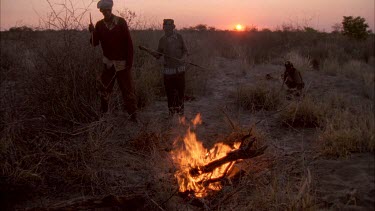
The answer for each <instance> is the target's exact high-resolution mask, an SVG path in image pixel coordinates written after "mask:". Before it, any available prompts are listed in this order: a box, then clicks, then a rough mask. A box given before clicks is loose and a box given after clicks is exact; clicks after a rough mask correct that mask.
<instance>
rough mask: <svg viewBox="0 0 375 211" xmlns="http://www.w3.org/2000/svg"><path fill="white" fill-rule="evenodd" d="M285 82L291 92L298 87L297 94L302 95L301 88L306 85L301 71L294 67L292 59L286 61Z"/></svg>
mask: <svg viewBox="0 0 375 211" xmlns="http://www.w3.org/2000/svg"><path fill="white" fill-rule="evenodd" d="M283 80H284V83H285V84H286V85H287V87H288V89H289V90H288V91H289V92H293V90H292V89H297V93H296V95H297V96H298V95H300V92H301V90H302V89H303V88H304V87H305V83H304V82H303V79H302V76H301V73H300V72H299V71H298V70H297V69H296V68H294V67H293V64H292V63H291V62H290V61H286V62H285V72H284V76H283Z"/></svg>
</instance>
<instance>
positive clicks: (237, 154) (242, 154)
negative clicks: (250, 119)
mask: <svg viewBox="0 0 375 211" xmlns="http://www.w3.org/2000/svg"><path fill="white" fill-rule="evenodd" d="M246 137H250V135H247V136H245V138H246ZM254 142H255V139H253V140H252V141H250V142H249V144H248V145H247V146H246V147H244V148H240V149H237V150H234V151H232V152H229V153H228V154H227V155H226V156H225V157H222V158H220V159H218V160H215V161H212V162H210V163H208V164H207V165H205V166H198V167H195V168H192V169H191V170H190V171H189V173H190V175H191V176H194V177H195V176H198V175H201V174H205V173H209V172H212V171H213V170H214V169H216V168H218V167H220V166H222V165H223V164H226V163H230V162H234V161H237V160H240V159H250V158H253V157H257V156H259V155H262V154H263V153H264V151H265V150H266V149H267V146H263V147H261V148H259V149H255V150H253V149H251V147H252V146H253V144H254Z"/></svg>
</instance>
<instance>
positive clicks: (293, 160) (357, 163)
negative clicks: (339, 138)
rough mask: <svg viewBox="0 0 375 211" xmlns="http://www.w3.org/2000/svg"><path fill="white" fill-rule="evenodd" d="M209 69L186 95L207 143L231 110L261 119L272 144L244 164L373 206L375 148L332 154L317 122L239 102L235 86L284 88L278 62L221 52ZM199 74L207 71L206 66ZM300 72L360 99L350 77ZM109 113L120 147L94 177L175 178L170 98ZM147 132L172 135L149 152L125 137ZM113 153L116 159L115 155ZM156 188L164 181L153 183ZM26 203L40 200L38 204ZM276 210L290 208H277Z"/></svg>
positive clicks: (337, 205)
mask: <svg viewBox="0 0 375 211" xmlns="http://www.w3.org/2000/svg"><path fill="white" fill-rule="evenodd" d="M210 69H211V71H212V73H210V74H209V77H208V80H207V81H206V83H207V93H206V94H205V95H203V96H194V97H196V98H195V99H194V100H192V101H188V102H185V116H186V118H187V119H188V120H190V119H193V118H194V117H195V116H196V114H197V113H200V114H201V115H202V121H203V122H202V124H201V125H200V126H199V127H198V128H197V129H196V133H197V136H198V139H199V140H200V141H202V142H203V144H204V146H205V147H206V148H210V147H211V146H212V145H213V144H214V143H215V142H218V141H220V140H222V139H223V138H225V137H226V136H227V135H228V134H229V133H230V132H231V131H232V130H233V129H232V127H231V125H230V124H229V122H228V118H227V116H228V117H229V118H230V119H231V120H232V121H233V122H234V123H235V124H237V125H238V126H240V127H241V128H250V127H251V126H252V125H253V124H254V123H256V122H258V121H259V120H262V121H261V122H260V123H259V124H257V125H256V128H257V129H259V130H261V131H262V132H263V133H264V134H267V135H266V141H265V144H267V145H268V149H267V150H266V152H265V154H264V155H262V156H261V157H259V158H257V159H255V160H254V161H248V162H245V164H244V165H242V166H240V168H244V170H246V171H248V172H252V171H257V173H259V174H262V173H264V174H280V175H284V176H285V177H287V178H290V179H288V181H290V182H291V183H295V184H297V186H298V184H301V187H299V188H298V189H297V190H294V191H295V192H296V193H298V192H299V191H300V192H301V191H304V187H303V184H304V181H307V183H308V184H309V185H308V186H309V192H310V193H309V194H311V195H312V197H313V198H314V199H313V201H314V206H313V209H321V210H325V209H327V210H332V209H335V210H373V209H374V208H375V199H374V197H373V196H374V194H375V185H374V182H375V180H374V179H375V176H374V155H373V154H370V153H359V154H353V155H351V156H350V157H348V158H345V159H344V158H341V159H330V158H327V157H325V156H322V155H321V154H320V150H319V143H318V142H317V137H318V130H317V129H314V128H290V127H282V126H281V123H280V122H279V121H278V120H277V115H278V114H274V115H273V112H274V111H259V112H256V113H251V112H250V111H246V110H242V109H241V108H238V107H237V106H236V104H235V101H236V90H237V89H238V88H239V87H240V86H243V85H249V84H255V83H259V82H262V83H265V84H266V85H267V86H269V87H275V88H276V89H280V87H281V80H280V79H279V75H280V74H281V73H282V72H283V67H282V66H279V65H272V64H269V65H257V66H244V65H243V64H242V63H241V62H240V61H238V60H228V59H224V58H217V59H216V60H215V63H214V65H213V66H212V67H210ZM202 71H203V70H202ZM267 73H270V74H271V75H272V76H273V77H274V79H272V80H266V78H265V75H266V74H267ZM196 74H204V72H202V73H200V72H197V73H196ZM302 74H303V77H304V80H305V83H306V84H307V85H308V87H309V88H308V94H311V95H313V96H319V95H321V94H324V93H327V92H329V91H332V90H336V91H337V92H338V93H341V94H345V95H346V96H347V97H350V98H352V97H353V98H361V93H360V92H359V91H358V89H356V88H355V87H356V85H357V84H356V83H355V82H353V81H350V80H349V79H346V78H343V77H335V76H323V75H322V74H321V73H319V72H303V73H302ZM224 113H225V114H224ZM226 115H227V116H226ZM107 118H108V119H111V121H113V122H114V123H115V125H117V126H116V128H115V130H116V132H115V133H114V136H113V137H112V140H110V141H108V143H106V145H111V147H110V148H111V149H116V150H113V151H111V152H109V154H110V155H108V157H111V158H112V159H109V160H108V165H107V166H106V167H105V168H103V169H101V171H100V172H101V175H96V176H97V177H104V178H106V181H107V183H106V184H105V185H106V186H107V187H113V189H112V190H111V191H112V192H113V193H116V187H122V189H126V188H127V189H128V190H129V192H132V193H133V192H137V190H138V189H140V190H143V189H144V187H146V186H147V187H148V186H149V185H150V181H155V180H156V179H158V181H163V180H164V181H165V180H169V181H173V179H170V178H173V171H172V169H173V168H171V166H173V165H172V164H171V163H172V161H171V159H170V158H169V159H168V158H166V156H168V152H169V151H170V150H171V147H172V143H173V140H174V139H175V138H177V137H179V136H182V135H184V133H185V131H186V127H180V126H179V121H178V117H174V118H169V117H168V110H167V102H166V99H161V100H159V101H156V102H154V103H153V104H152V105H150V106H148V107H146V108H145V109H143V110H142V111H140V115H139V118H140V123H139V124H134V123H131V122H129V121H126V120H124V119H126V114H120V115H119V114H118V113H113V114H111V115H110V116H109V117H107ZM143 131H147V133H148V134H150V133H151V132H152V131H155V133H156V134H160V133H161V132H164V133H165V132H166V131H168V134H167V136H166V138H164V137H157V138H158V139H162V140H164V141H165V143H163V144H161V145H160V143H155V144H156V145H157V144H158V145H157V146H156V147H154V150H156V151H152V150H151V151H148V152H147V153H145V152H144V150H143V151H142V150H140V151H136V150H129V147H128V146H129V143H126V142H124V140H132V139H134V138H135V137H136V136H138V135H139V134H142V132H143ZM149 139H150V143H147V144H149V145H152V144H154V143H151V142H152V140H153V137H149ZM141 145H142V144H141ZM141 145H140V146H141ZM141 147H142V146H141ZM161 151H162V153H161ZM113 158H115V160H116V163H113V162H112V161H113ZM102 162H104V163H105V162H107V161H106V160H103V161H102ZM153 168H155V169H153ZM156 168H157V169H156ZM152 172H159V173H158V174H159V175H153V174H152ZM270 172H273V173H270ZM304 175H307V177H305V176H304ZM166 178H167V179H166ZM306 178H308V179H306ZM310 180H311V181H310ZM152 185H153V186H157V185H160V187H162V184H155V182H153V184H152ZM280 186H281V187H283V186H285V187H286V186H287V184H286V183H285V184H283V183H281V184H280ZM160 187H159V190H160V189H161V188H160ZM154 189H158V188H155V187H154ZM122 192H123V190H122ZM171 192H173V190H165V193H160V195H159V196H158V198H164V199H167V198H168V197H169V196H170V193H171ZM142 194H143V193H142ZM75 197H81V195H80V194H77V195H74V196H73V195H69V196H66V195H65V196H64V195H63V196H61V200H59V199H56V198H48V197H41V199H40V201H39V202H38V203H37V205H36V206H37V207H44V206H50V205H51V204H55V207H58V206H57V205H56V204H58V203H56V202H58V201H64V200H65V201H66V199H67V198H75ZM260 200H262V199H260ZM169 203H170V204H173V203H180V201H179V199H178V197H175V198H174V199H173V198H172V199H170V201H169ZM25 206H26V207H35V203H30V204H28V205H25ZM165 206H166V207H167V208H168V209H167V210H178V209H180V208H181V207H178V206H173V205H165ZM52 207H53V206H52ZM185 208H186V207H185ZM185 208H184V209H185ZM190 209H191V208H190ZM193 209H194V208H193ZM274 209H276V210H279V209H281V210H282V209H284V208H283V207H274ZM186 210H189V209H188V208H186Z"/></svg>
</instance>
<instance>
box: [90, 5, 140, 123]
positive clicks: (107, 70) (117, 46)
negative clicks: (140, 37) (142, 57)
mask: <svg viewBox="0 0 375 211" xmlns="http://www.w3.org/2000/svg"><path fill="white" fill-rule="evenodd" d="M97 6H98V9H100V12H101V13H102V14H103V16H104V19H102V20H100V21H98V22H97V23H96V25H95V27H94V26H93V24H90V25H89V30H90V32H91V33H92V37H91V39H90V42H91V44H92V45H93V46H97V45H99V43H100V45H101V47H102V49H103V63H104V68H103V72H102V74H101V77H100V79H99V80H100V86H99V87H98V89H99V93H100V97H101V112H102V113H106V112H108V104H109V97H110V94H111V93H112V90H113V86H114V82H115V80H114V79H115V78H117V82H118V85H119V87H120V89H121V92H122V96H123V100H124V104H125V109H126V111H127V112H128V113H129V115H130V119H131V120H133V121H137V119H136V110H137V103H136V97H135V91H134V82H133V79H132V73H131V68H132V65H133V43H132V39H131V36H130V32H129V28H128V25H127V23H126V21H125V19H123V18H121V17H118V16H116V15H114V14H112V7H113V1H112V0H100V1H99V2H98V5H97Z"/></svg>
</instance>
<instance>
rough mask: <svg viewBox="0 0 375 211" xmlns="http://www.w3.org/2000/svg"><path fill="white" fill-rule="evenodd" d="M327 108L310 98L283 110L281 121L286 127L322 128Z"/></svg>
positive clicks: (307, 97)
mask: <svg viewBox="0 0 375 211" xmlns="http://www.w3.org/2000/svg"><path fill="white" fill-rule="evenodd" d="M325 112H326V106H325V105H324V104H322V103H319V102H317V101H316V100H314V99H312V98H311V97H309V96H306V97H304V98H302V99H301V100H299V101H295V102H292V103H291V104H290V105H289V106H288V107H287V109H285V110H283V111H282V112H281V114H280V116H279V120H280V121H281V123H282V124H283V125H285V126H291V127H313V128H315V127H321V126H323V123H324V117H325Z"/></svg>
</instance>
